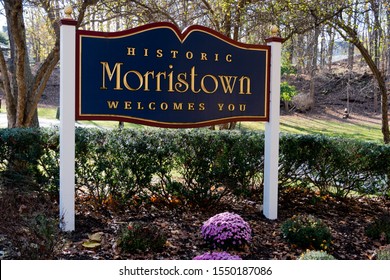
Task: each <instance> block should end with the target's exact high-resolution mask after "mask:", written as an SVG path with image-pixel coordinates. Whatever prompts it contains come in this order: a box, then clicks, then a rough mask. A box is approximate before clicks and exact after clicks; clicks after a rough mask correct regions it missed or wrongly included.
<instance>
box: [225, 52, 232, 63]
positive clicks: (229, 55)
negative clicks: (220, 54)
mask: <svg viewBox="0 0 390 280" xmlns="http://www.w3.org/2000/svg"><path fill="white" fill-rule="evenodd" d="M226 61H227V62H232V55H231V54H227V55H226Z"/></svg>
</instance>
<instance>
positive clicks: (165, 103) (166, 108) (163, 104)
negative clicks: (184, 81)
mask: <svg viewBox="0 0 390 280" xmlns="http://www.w3.org/2000/svg"><path fill="white" fill-rule="evenodd" d="M168 107H169V106H168V103H167V102H163V103H161V104H160V108H161V110H163V111H166V110H168Z"/></svg>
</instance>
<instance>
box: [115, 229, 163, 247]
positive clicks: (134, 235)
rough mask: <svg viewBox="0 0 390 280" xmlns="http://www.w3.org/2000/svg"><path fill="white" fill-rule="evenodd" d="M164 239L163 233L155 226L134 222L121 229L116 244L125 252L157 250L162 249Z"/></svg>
mask: <svg viewBox="0 0 390 280" xmlns="http://www.w3.org/2000/svg"><path fill="white" fill-rule="evenodd" d="M166 241H167V237H166V235H165V233H164V232H163V231H162V230H161V229H160V228H158V227H157V226H155V225H153V224H150V223H142V222H135V223H131V224H129V225H128V226H127V227H124V228H123V229H122V230H121V232H120V236H119V239H118V245H119V247H120V248H121V249H122V252H125V253H136V252H144V251H147V250H149V251H153V252H158V251H161V250H163V249H164V245H165V243H166Z"/></svg>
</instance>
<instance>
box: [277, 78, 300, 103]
mask: <svg viewBox="0 0 390 280" xmlns="http://www.w3.org/2000/svg"><path fill="white" fill-rule="evenodd" d="M297 94H298V91H297V89H296V88H295V86H291V85H289V84H288V83H287V82H282V83H281V84H280V99H281V100H282V101H291V100H292V98H293V97H294V96H295V95H297Z"/></svg>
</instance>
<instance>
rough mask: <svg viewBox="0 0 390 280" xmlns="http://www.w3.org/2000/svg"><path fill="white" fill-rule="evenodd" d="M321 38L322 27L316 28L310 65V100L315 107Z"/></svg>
mask: <svg viewBox="0 0 390 280" xmlns="http://www.w3.org/2000/svg"><path fill="white" fill-rule="evenodd" d="M319 36H320V27H319V26H316V27H315V28H314V37H313V41H312V45H311V47H312V57H311V63H310V99H311V102H312V104H313V105H314V95H315V77H316V74H317V67H318V63H317V58H318V37H319Z"/></svg>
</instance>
